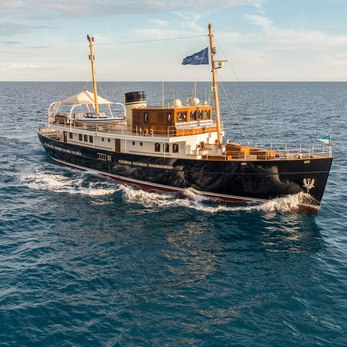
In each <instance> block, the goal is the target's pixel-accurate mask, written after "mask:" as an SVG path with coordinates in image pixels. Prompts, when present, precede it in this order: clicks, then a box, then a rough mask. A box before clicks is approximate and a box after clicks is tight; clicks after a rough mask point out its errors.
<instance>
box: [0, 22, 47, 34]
mask: <svg viewBox="0 0 347 347" xmlns="http://www.w3.org/2000/svg"><path fill="white" fill-rule="evenodd" d="M37 29H50V27H49V26H48V25H27V24H18V23H9V22H6V23H4V22H3V23H0V36H10V35H16V34H26V33H29V32H31V31H33V30H37Z"/></svg>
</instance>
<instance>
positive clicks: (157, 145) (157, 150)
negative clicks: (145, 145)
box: [154, 142, 160, 152]
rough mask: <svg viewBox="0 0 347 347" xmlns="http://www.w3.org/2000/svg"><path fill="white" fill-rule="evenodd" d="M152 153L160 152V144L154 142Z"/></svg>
mask: <svg viewBox="0 0 347 347" xmlns="http://www.w3.org/2000/svg"><path fill="white" fill-rule="evenodd" d="M154 151H155V152H160V143H158V142H156V143H155V144H154Z"/></svg>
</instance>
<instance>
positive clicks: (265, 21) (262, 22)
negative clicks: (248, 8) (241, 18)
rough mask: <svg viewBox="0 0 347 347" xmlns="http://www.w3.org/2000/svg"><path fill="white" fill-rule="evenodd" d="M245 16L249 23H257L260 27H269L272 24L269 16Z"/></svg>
mask: <svg viewBox="0 0 347 347" xmlns="http://www.w3.org/2000/svg"><path fill="white" fill-rule="evenodd" d="M245 18H246V19H247V20H248V22H249V23H252V24H256V25H259V26H261V27H262V28H266V27H269V26H271V24H272V21H271V20H270V19H269V18H266V17H265V16H258V15H252V14H246V15H245Z"/></svg>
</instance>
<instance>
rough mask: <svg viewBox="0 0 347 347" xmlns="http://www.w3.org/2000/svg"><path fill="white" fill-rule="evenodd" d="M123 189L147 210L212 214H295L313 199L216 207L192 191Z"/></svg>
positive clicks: (301, 195)
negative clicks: (242, 212)
mask: <svg viewBox="0 0 347 347" xmlns="http://www.w3.org/2000/svg"><path fill="white" fill-rule="evenodd" d="M121 189H122V191H123V193H124V197H125V199H126V200H127V201H128V202H130V203H137V204H141V205H143V206H144V207H146V208H151V209H152V208H155V207H160V208H168V207H185V208H189V209H194V210H198V211H202V212H206V213H212V214H213V213H217V212H225V211H226V212H228V211H249V212H252V211H263V212H294V211H297V210H298V209H299V208H300V205H301V204H302V203H305V202H307V201H310V200H311V199H312V198H311V196H310V195H309V194H306V193H302V192H301V193H298V194H295V195H288V196H285V197H282V198H276V199H272V200H269V201H266V202H264V203H260V204H257V205H251V206H250V205H247V206H231V205H230V204H224V203H223V204H222V203H220V202H218V205H217V206H215V205H216V203H217V202H216V200H212V199H210V198H208V197H205V196H203V195H200V194H196V193H195V192H194V191H193V190H192V189H186V190H184V191H183V197H180V196H178V195H177V194H168V193H157V192H153V191H152V192H150V191H145V190H141V189H137V188H134V187H131V186H122V188H121Z"/></svg>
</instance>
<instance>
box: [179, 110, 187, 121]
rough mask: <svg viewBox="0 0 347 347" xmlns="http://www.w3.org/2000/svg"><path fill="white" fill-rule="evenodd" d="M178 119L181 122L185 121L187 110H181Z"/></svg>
mask: <svg viewBox="0 0 347 347" xmlns="http://www.w3.org/2000/svg"><path fill="white" fill-rule="evenodd" d="M177 120H178V121H179V122H185V121H186V120H187V112H179V113H177Z"/></svg>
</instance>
